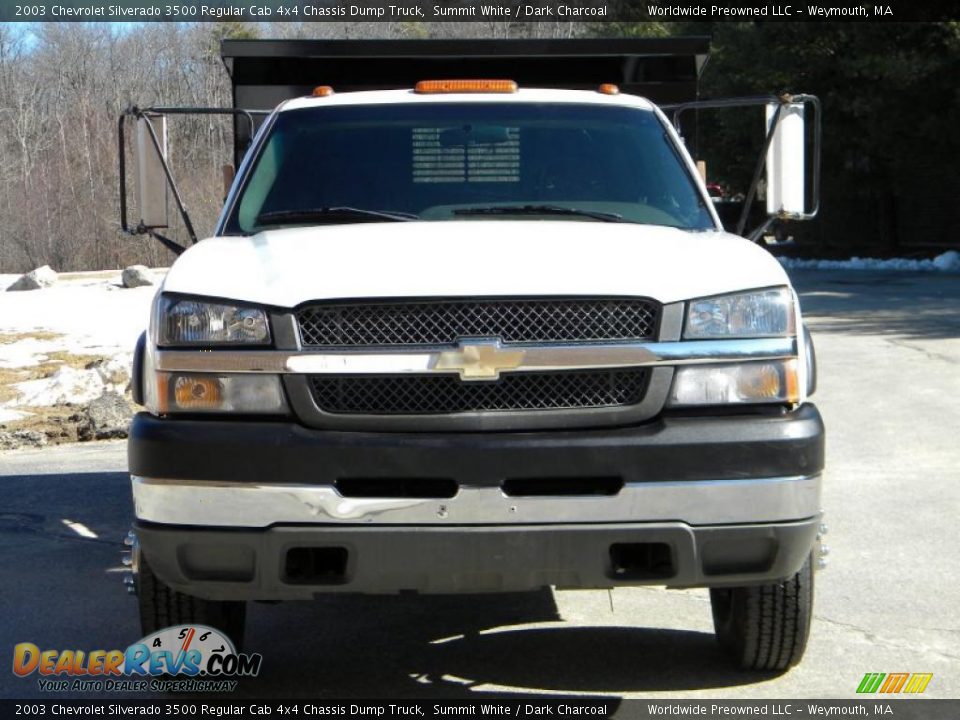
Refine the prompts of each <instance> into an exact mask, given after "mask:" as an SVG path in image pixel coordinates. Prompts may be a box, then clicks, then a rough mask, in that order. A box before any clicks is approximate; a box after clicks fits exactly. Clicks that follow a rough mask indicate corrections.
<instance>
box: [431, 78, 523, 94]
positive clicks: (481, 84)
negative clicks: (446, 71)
mask: <svg viewBox="0 0 960 720" xmlns="http://www.w3.org/2000/svg"><path fill="white" fill-rule="evenodd" d="M413 91H414V92H415V93H418V94H420V95H439V94H443V93H515V92H516V91H517V83H516V82H515V81H513V80H421V81H420V82H418V83H417V85H416V87H415V88H414V89H413Z"/></svg>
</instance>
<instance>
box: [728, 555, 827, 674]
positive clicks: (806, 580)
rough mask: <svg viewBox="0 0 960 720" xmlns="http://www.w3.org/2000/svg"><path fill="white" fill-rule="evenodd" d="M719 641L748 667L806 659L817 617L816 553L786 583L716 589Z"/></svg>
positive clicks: (761, 667) (779, 666) (766, 667)
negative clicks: (815, 615) (809, 638)
mask: <svg viewBox="0 0 960 720" xmlns="http://www.w3.org/2000/svg"><path fill="white" fill-rule="evenodd" d="M710 605H711V607H712V609H713V627H714V629H715V631H716V634H717V640H718V641H719V642H720V645H721V646H722V647H723V648H724V650H726V652H727V653H728V654H729V655H731V656H732V658H733V659H734V661H735V662H736V663H737V664H738V665H739V666H740V667H741V668H743V669H745V670H786V669H787V668H789V667H791V666H793V665H796V664H797V663H798V662H800V659H801V658H802V657H803V651H804V650H805V649H806V647H807V637H808V636H809V635H810V621H811V619H812V618H813V556H812V555H811V556H810V557H808V558H807V560H806V562H805V563H804V564H803V567H801V568H800V571H799V572H797V574H796V575H794V576H793V577H790V578H788V579H787V580H784V581H783V582H778V583H771V584H769V585H756V586H747V587H733V588H711V589H710Z"/></svg>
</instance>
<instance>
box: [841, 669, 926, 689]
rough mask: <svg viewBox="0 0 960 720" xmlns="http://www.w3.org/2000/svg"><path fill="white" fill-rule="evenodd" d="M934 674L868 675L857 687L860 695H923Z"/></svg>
mask: <svg viewBox="0 0 960 720" xmlns="http://www.w3.org/2000/svg"><path fill="white" fill-rule="evenodd" d="M932 679H933V673H903V672H901V673H890V674H889V675H888V674H887V673H867V674H865V675H864V676H863V679H862V680H861V681H860V685H858V686H857V692H858V693H860V694H871V693H875V692H881V693H887V694H891V693H900V692H903V693H913V694H916V693H922V692H923V691H924V690H926V689H927V685H929V684H930V680H932Z"/></svg>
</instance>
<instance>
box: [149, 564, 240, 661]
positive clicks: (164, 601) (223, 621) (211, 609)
mask: <svg viewBox="0 0 960 720" xmlns="http://www.w3.org/2000/svg"><path fill="white" fill-rule="evenodd" d="M133 554H134V555H135V560H134V574H135V576H136V590H137V596H138V597H137V600H138V601H139V605H140V627H141V629H142V631H143V635H144V637H146V636H147V635H150V634H151V633H154V632H156V631H158V630H162V629H163V628H167V627H170V626H172V625H194V624H196V625H208V626H209V627H212V628H216V629H217V630H219V631H221V632H222V633H224V634H225V635H226V636H227V637H228V638H230V639H231V640H232V641H233V645H234V647H235V648H236V649H237V651H238V652H239V651H240V650H241V648H242V646H243V632H244V627H245V625H246V619H247V604H246V603H245V602H240V601H226V600H205V599H203V598H198V597H194V596H193V595H185V594H184V593H181V592H177V591H176V590H174V589H173V588H171V587H170V586H169V585H167V584H166V583H164V582H163V580H161V579H160V578H158V577H157V576H156V575H154V573H153V570H152V569H151V568H150V565H149V563H147V559H146V558H145V557H144V556H143V553H142V552H140V551H139V548H138V547H134V550H133Z"/></svg>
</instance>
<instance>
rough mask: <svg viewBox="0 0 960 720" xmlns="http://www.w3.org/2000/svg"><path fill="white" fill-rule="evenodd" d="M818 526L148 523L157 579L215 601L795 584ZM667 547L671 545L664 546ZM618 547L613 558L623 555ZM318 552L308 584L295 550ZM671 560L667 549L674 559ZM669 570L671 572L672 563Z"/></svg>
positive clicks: (144, 528) (145, 548)
mask: <svg viewBox="0 0 960 720" xmlns="http://www.w3.org/2000/svg"><path fill="white" fill-rule="evenodd" d="M818 525H819V518H818V517H814V518H808V519H805V520H801V521H797V522H788V523H765V524H756V525H718V526H701V527H695V526H690V525H686V524H684V523H677V522H673V523H611V524H590V525H539V526H538V525H520V526H503V525H488V526H475V527H456V526H454V527H442V526H436V527H434V526H430V527H426V526H392V527H377V526H373V527H372V526H369V525H367V526H280V527H274V528H271V529H268V530H249V531H239V530H221V529H218V530H210V529H201V528H176V527H169V526H159V525H151V524H147V523H139V524H138V525H137V526H136V532H137V536H138V537H139V540H140V549H141V552H143V553H144V554H145V555H146V557H147V559H148V561H149V563H150V567H151V568H152V569H153V571H154V572H155V573H156V574H157V575H158V576H159V577H160V578H161V579H162V580H163V581H164V582H165V583H166V584H168V585H170V586H171V587H172V588H174V589H175V590H178V591H180V592H184V593H188V594H191V595H198V596H200V597H205V598H209V599H214V600H297V599H301V600H306V599H311V598H313V597H314V596H316V595H319V594H323V593H330V592H349V593H368V594H389V593H397V592H404V591H413V592H420V593H425V594H446V593H474V592H510V591H519V590H534V589H537V588H541V587H544V586H550V585H555V586H559V587H569V588H604V587H615V586H619V585H651V584H652V585H667V586H670V587H698V586H699V587H704V586H706V587H721V586H725V585H728V586H729V585H748V584H758V583H769V582H777V581H780V580H784V579H786V578H788V577H790V576H791V575H793V574H794V573H795V572H797V570H798V569H799V568H800V566H801V565H802V564H803V562H804V561H805V560H806V559H807V557H808V556H809V554H810V551H811V549H812V548H813V545H814V542H815V540H816V534H817V527H818ZM647 544H649V545H654V546H658V548H657V549H658V555H659V560H660V561H661V562H660V563H658V565H659V567H656V568H654V569H655V572H648V571H645V569H644V567H643V566H642V563H640V564H637V563H635V562H632V561H631V562H627V563H624V560H623V553H622V552H621V551H620V550H621V548H620V547H618V546H624V545H627V546H634V547H636V546H638V545H641V546H642V545H647ZM662 546H666V548H663V547H662ZM615 547H616V548H617V550H614V548H615ZM291 550H295V551H296V552H297V553H299V554H309V553H310V551H311V550H312V551H314V553H315V554H316V555H318V556H319V557H318V560H320V561H321V562H319V563H314V564H316V565H318V568H315V570H318V571H317V572H314V573H312V577H310V574H308V575H307V576H306V577H304V576H303V575H302V574H300V573H297V574H296V576H295V577H291V576H290V573H289V572H288V565H289V563H288V560H289V556H288V553H289V552H290V551H291ZM665 551H666V552H665ZM665 556H667V557H669V563H668V564H663V563H662V560H663V559H664V557H665Z"/></svg>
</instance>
